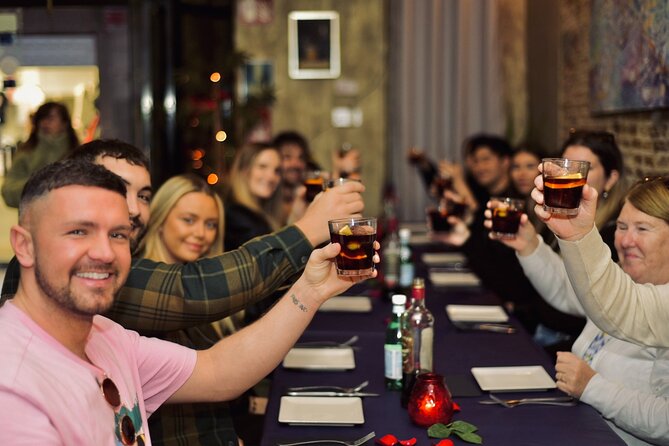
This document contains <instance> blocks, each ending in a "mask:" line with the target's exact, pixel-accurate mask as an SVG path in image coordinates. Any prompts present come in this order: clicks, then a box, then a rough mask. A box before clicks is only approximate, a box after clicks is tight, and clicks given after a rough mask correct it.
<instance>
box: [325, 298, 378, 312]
mask: <svg viewBox="0 0 669 446" xmlns="http://www.w3.org/2000/svg"><path fill="white" fill-rule="evenodd" d="M318 311H341V312H348V313H369V312H370V311H372V300H371V299H370V298H369V297H367V296H335V297H332V298H330V299H328V300H327V301H325V303H323V305H321V307H320V308H319V309H318Z"/></svg>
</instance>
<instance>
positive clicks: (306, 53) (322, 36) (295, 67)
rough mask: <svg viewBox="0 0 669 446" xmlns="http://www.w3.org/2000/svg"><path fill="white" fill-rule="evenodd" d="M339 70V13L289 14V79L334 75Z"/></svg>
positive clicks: (304, 12)
mask: <svg viewBox="0 0 669 446" xmlns="http://www.w3.org/2000/svg"><path fill="white" fill-rule="evenodd" d="M339 74H340V50H339V13H337V12H335V11H293V12H291V13H290V14H288V75H289V76H290V77H291V78H292V79H334V78H337V77H339Z"/></svg>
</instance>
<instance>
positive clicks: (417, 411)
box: [409, 373, 453, 427]
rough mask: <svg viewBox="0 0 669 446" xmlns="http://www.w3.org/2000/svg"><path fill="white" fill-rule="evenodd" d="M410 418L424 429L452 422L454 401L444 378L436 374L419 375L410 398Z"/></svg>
mask: <svg viewBox="0 0 669 446" xmlns="http://www.w3.org/2000/svg"><path fill="white" fill-rule="evenodd" d="M409 418H410V419H411V421H412V422H413V423H414V424H416V425H418V426H422V427H428V426H432V425H433V424H435V423H444V424H448V423H450V422H451V419H452V418H453V399H452V398H451V392H449V391H448V388H447V387H446V384H445V383H444V377H443V376H441V375H439V374H436V373H421V374H420V375H418V378H417V379H416V383H415V384H414V386H413V390H412V391H411V396H410V397H409Z"/></svg>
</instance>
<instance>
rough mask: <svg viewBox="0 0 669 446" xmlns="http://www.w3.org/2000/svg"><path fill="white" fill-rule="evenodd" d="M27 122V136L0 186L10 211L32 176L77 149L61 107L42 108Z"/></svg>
mask: <svg viewBox="0 0 669 446" xmlns="http://www.w3.org/2000/svg"><path fill="white" fill-rule="evenodd" d="M31 121H32V129H31V131H30V136H29V137H28V140H27V141H26V142H25V143H23V144H20V145H19V148H18V150H17V152H16V155H15V157H14V160H13V161H12V167H11V169H10V170H9V171H8V172H7V174H6V175H5V181H4V183H3V185H2V197H3V198H4V200H5V203H6V204H7V206H9V207H13V208H18V206H19V200H20V198H21V192H22V191H23V186H24V185H25V184H26V181H28V178H29V177H30V175H31V174H32V173H33V172H35V171H37V170H39V169H41V168H42V167H44V166H46V165H47V164H51V163H53V162H54V161H58V160H60V159H62V158H64V157H65V156H67V155H68V154H69V153H70V152H72V151H73V150H74V149H75V148H76V147H77V146H78V145H79V139H78V138H77V134H76V133H75V131H74V129H73V128H72V120H71V119H70V113H69V112H68V111H67V108H66V107H65V106H64V105H63V104H60V103H58V102H46V103H44V104H42V105H41V106H40V107H39V108H38V109H37V111H36V112H35V113H34V114H33V116H32V118H31Z"/></svg>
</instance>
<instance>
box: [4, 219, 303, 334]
mask: <svg viewBox="0 0 669 446" xmlns="http://www.w3.org/2000/svg"><path fill="white" fill-rule="evenodd" d="M312 249H313V247H312V246H311V244H310V243H309V241H307V239H306V238H305V237H304V235H303V234H302V232H300V230H299V229H297V228H296V227H295V226H289V227H287V228H285V229H282V230H280V231H278V232H275V233H274V234H269V235H266V236H263V237H258V238H255V239H253V240H251V241H249V242H247V243H245V244H244V245H242V246H241V247H240V248H239V249H237V250H234V251H230V252H226V253H224V254H221V255H220V256H217V257H213V258H209V259H201V260H198V261H196V262H192V263H186V264H165V263H159V262H154V261H151V260H147V259H134V260H133V262H132V267H131V269H130V274H129V275H128V279H127V280H126V283H125V286H124V287H123V288H121V290H120V291H119V294H118V296H116V300H115V302H114V305H113V307H112V308H111V310H110V311H109V313H108V314H106V316H108V317H110V318H111V319H113V320H115V321H116V322H118V323H119V324H121V325H123V326H124V327H125V328H128V329H131V330H137V331H139V332H141V333H142V334H144V335H156V334H159V333H163V332H169V331H174V330H180V329H183V328H188V327H192V326H194V325H199V324H203V323H207V322H213V321H217V320H219V319H222V318H224V317H226V316H229V315H231V314H233V313H236V312H237V311H239V310H241V309H242V308H244V307H245V306H247V305H249V304H251V303H255V302H258V301H259V300H261V299H263V298H264V297H266V296H268V295H269V294H271V293H272V291H275V290H276V289H277V288H278V287H279V286H281V285H282V284H283V283H284V282H286V281H287V280H288V279H290V278H291V277H292V276H294V275H295V274H297V273H298V272H300V271H301V270H302V268H304V265H306V262H307V260H308V259H309V254H311V251H312ZM19 277H20V271H19V265H18V262H17V261H16V259H12V261H11V262H10V263H9V265H8V267H7V271H6V273H5V281H4V283H3V284H2V301H3V302H4V301H5V300H6V299H10V298H11V297H13V296H14V294H15V293H16V290H17V288H18V284H19Z"/></svg>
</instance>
